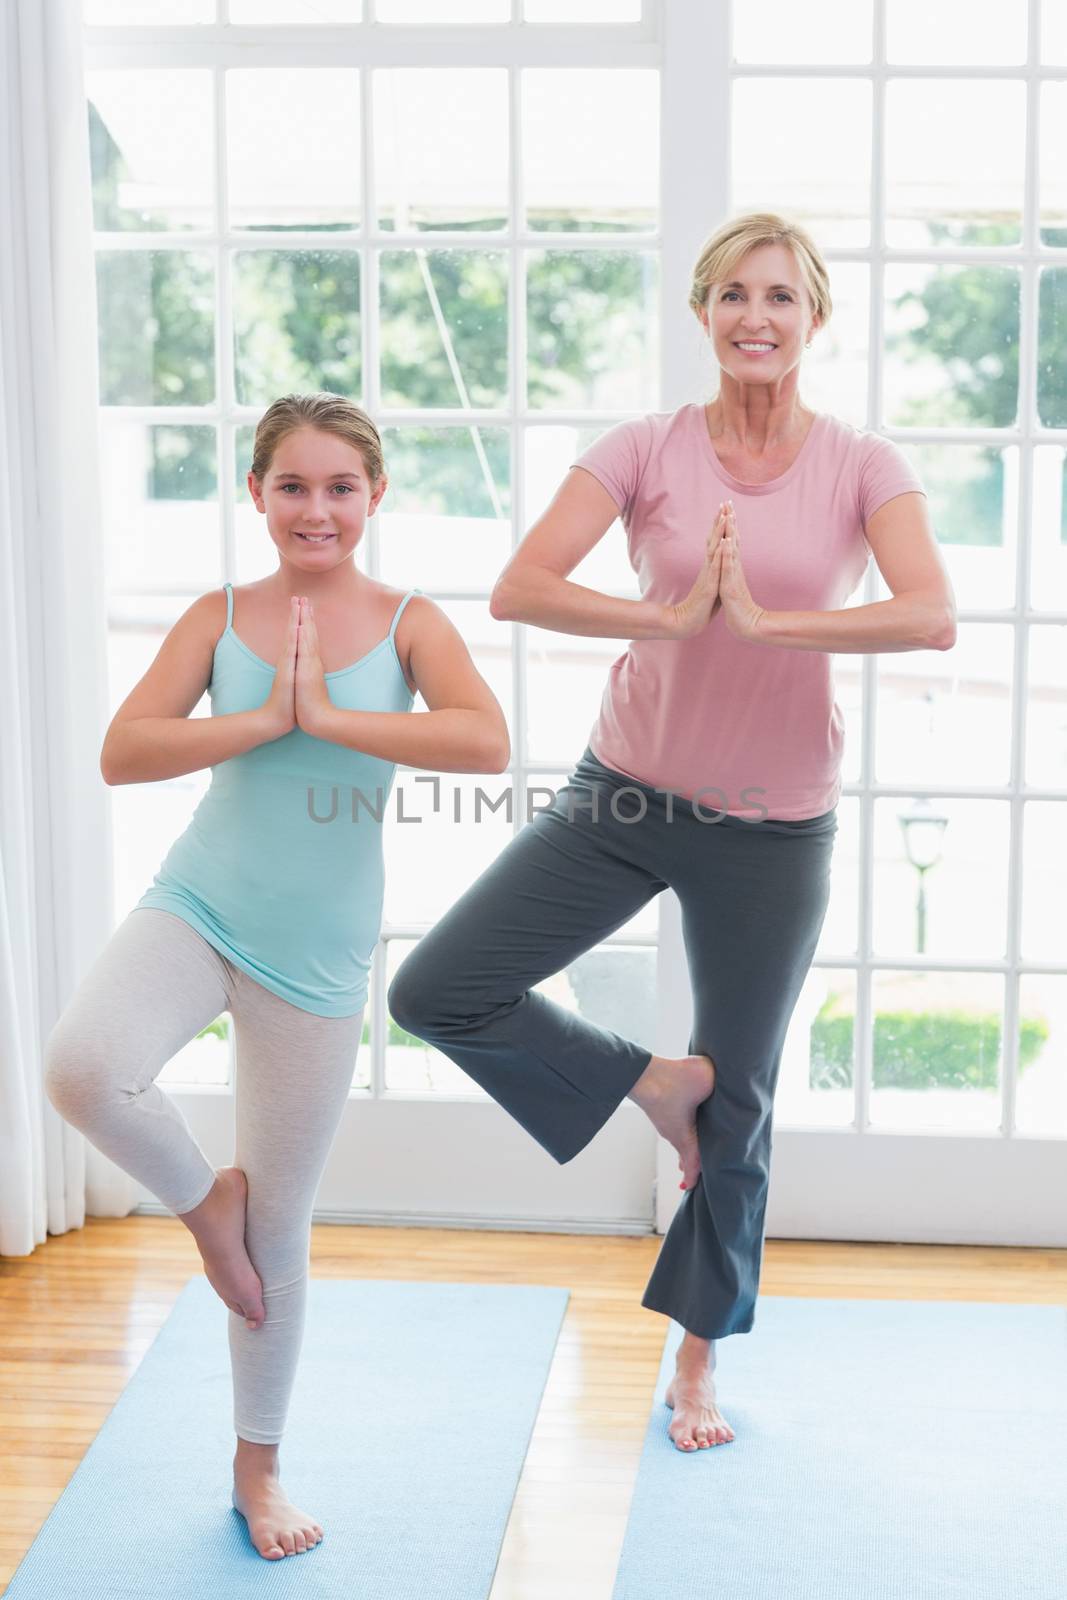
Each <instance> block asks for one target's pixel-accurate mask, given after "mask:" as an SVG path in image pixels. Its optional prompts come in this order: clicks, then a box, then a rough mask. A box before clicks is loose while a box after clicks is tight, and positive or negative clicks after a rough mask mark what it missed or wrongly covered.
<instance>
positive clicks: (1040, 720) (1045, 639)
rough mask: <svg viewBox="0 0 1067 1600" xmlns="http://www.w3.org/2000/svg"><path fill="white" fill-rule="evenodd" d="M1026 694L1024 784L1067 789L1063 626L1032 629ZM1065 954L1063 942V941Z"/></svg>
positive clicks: (1066, 648)
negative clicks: (1025, 782)
mask: <svg viewBox="0 0 1067 1600" xmlns="http://www.w3.org/2000/svg"><path fill="white" fill-rule="evenodd" d="M1029 633H1030V640H1029V646H1030V661H1029V671H1028V674H1027V692H1026V781H1027V783H1029V784H1033V785H1034V786H1035V787H1038V788H1044V789H1064V788H1067V625H1064V624H1059V625H1056V624H1050V625H1048V626H1045V627H1041V626H1039V625H1035V626H1032V627H1031V628H1030V630H1029ZM1064 950H1065V952H1067V939H1065V940H1064Z"/></svg>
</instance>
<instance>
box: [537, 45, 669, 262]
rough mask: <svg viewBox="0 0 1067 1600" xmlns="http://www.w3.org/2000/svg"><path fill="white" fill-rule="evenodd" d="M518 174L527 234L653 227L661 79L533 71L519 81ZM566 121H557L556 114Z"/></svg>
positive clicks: (645, 74) (621, 71)
mask: <svg viewBox="0 0 1067 1600" xmlns="http://www.w3.org/2000/svg"><path fill="white" fill-rule="evenodd" d="M522 97H523V98H522V126H523V136H522V139H523V142H522V149H523V172H524V176H525V196H526V216H527V221H528V225H529V226H530V227H531V228H559V229H565V230H567V231H574V232H579V231H580V232H584V233H595V232H598V231H600V230H603V229H606V228H612V229H636V228H654V227H655V225H656V213H657V206H658V203H659V74H658V73H657V72H655V71H650V70H648V69H645V68H638V69H625V68H618V69H612V68H597V67H545V68H540V67H535V68H530V69H528V70H527V71H525V72H524V73H523V75H522ZM561 106H565V107H566V116H564V117H561V116H560V107H561Z"/></svg>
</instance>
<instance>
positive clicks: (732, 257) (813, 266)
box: [689, 211, 833, 326]
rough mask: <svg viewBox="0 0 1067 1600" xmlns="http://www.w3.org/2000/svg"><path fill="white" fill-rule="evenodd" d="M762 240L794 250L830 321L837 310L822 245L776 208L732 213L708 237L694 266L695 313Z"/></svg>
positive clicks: (816, 306) (819, 310)
mask: <svg viewBox="0 0 1067 1600" xmlns="http://www.w3.org/2000/svg"><path fill="white" fill-rule="evenodd" d="M761 244H784V245H786V246H787V248H788V249H790V250H792V252H793V255H794V257H795V258H796V263H797V266H798V267H799V268H800V276H801V278H802V279H803V281H804V287H805V288H806V289H807V291H808V295H809V297H810V299H811V304H812V310H813V311H814V312H815V314H816V316H818V318H819V320H820V326H822V325H824V324H825V323H826V322H828V321H829V318H830V313H831V312H832V311H833V301H832V300H831V299H830V275H829V273H828V272H827V270H826V262H825V261H824V260H823V258H822V256H821V255H820V253H819V247H818V245H817V244H816V243H815V240H814V239H813V238H812V237H811V234H810V233H808V231H807V229H806V228H802V227H801V226H800V224H799V222H791V221H790V220H789V218H787V217H783V216H779V214H778V213H777V212H776V211H748V212H746V213H745V214H744V215H743V216H740V217H731V218H730V220H729V221H728V222H724V223H723V224H722V226H721V227H720V228H717V229H716V230H715V232H714V233H713V234H712V235H711V237H710V239H706V240H705V241H704V244H703V246H702V247H701V251H700V255H699V257H698V258H697V263H696V266H695V267H694V268H693V284H692V287H691V289H690V291H689V304H690V307H691V308H692V310H693V313H694V315H695V316H697V317H699V316H700V313H701V311H702V310H703V308H704V307H705V306H706V305H707V302H708V294H709V291H710V290H711V286H712V284H715V283H726V282H727V281H728V280H729V278H730V276H731V274H732V273H733V271H734V270H735V268H736V267H737V264H738V262H739V261H740V260H741V258H742V256H746V255H747V254H748V252H749V251H750V250H754V249H756V247H757V246H758V245H761Z"/></svg>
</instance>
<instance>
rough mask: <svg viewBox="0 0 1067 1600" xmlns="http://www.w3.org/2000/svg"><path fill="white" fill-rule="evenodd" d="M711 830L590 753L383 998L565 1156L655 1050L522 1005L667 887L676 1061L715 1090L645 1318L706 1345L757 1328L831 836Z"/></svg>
mask: <svg viewBox="0 0 1067 1600" xmlns="http://www.w3.org/2000/svg"><path fill="white" fill-rule="evenodd" d="M594 808H595V811H594ZM704 814H705V816H708V817H709V818H710V817H711V816H712V813H710V811H709V810H708V808H707V807H705V813H704ZM718 816H719V820H718V821H715V820H707V821H702V820H701V818H700V815H699V813H698V812H696V811H694V809H693V807H692V806H691V804H690V802H689V801H687V800H684V799H682V798H681V797H679V796H677V795H671V794H665V793H664V792H663V791H661V790H657V789H654V788H652V787H651V786H650V785H648V784H642V783H636V782H635V781H634V780H633V779H632V778H627V777H624V776H623V775H622V774H621V773H619V772H615V771H613V770H612V769H611V768H609V767H605V766H604V765H602V763H601V762H599V761H598V760H597V759H596V757H595V756H594V755H593V754H592V752H591V751H590V750H588V749H587V750H586V752H585V754H584V755H583V756H582V758H581V760H580V761H579V762H578V765H577V767H576V768H575V770H574V772H573V774H572V775H571V778H570V780H569V781H568V783H567V784H566V785H565V786H564V787H563V788H561V789H560V790H559V793H558V794H557V795H556V799H555V802H554V804H553V805H552V807H551V808H549V809H548V810H545V811H542V812H540V813H539V814H538V815H537V816H536V817H535V818H534V820H533V821H532V822H531V823H530V824H529V825H528V826H527V827H525V828H523V830H522V831H521V833H519V834H517V835H516V836H515V838H514V839H513V840H512V841H511V843H510V844H508V845H507V846H506V847H505V849H504V850H502V851H501V853H500V855H499V856H498V857H497V858H496V860H495V861H494V862H493V863H492V865H491V866H490V867H489V868H488V869H487V870H486V871H485V872H483V873H482V875H481V877H480V878H478V880H477V881H476V882H475V883H474V884H473V885H472V886H471V888H470V889H468V890H467V892H466V893H465V894H464V895H463V896H462V897H461V898H460V899H459V900H457V902H456V903H455V905H454V906H453V907H452V908H451V910H450V911H448V912H447V913H446V914H445V915H444V916H443V917H442V918H441V920H440V921H439V922H438V923H437V924H436V925H435V926H434V927H433V928H431V930H430V931H429V933H427V934H424V935H423V937H422V939H420V941H419V943H418V944H417V945H416V947H415V949H414V950H413V951H412V952H411V954H410V955H409V956H408V957H407V959H406V960H405V961H404V963H403V964H402V966H401V967H400V968H399V969H398V971H397V973H396V976H395V977H394V979H393V982H392V984H391V986H390V989H389V1009H390V1012H391V1013H392V1015H393V1017H394V1018H395V1019H396V1021H397V1022H399V1023H400V1025H401V1027H403V1028H407V1029H409V1030H410V1031H411V1032H412V1033H414V1034H417V1035H418V1036H419V1037H420V1038H422V1039H425V1040H426V1041H427V1042H428V1043H431V1044H434V1045H436V1046H437V1047H438V1048H439V1049H440V1050H442V1051H443V1052H444V1053H445V1055H447V1056H449V1057H450V1058H451V1059H452V1060H453V1061H455V1062H456V1063H457V1064H458V1065H459V1066H461V1067H462V1068H463V1070H464V1071H465V1072H467V1073H468V1074H469V1075H470V1076H471V1077H472V1078H473V1079H474V1080H475V1081H476V1082H477V1083H479V1084H481V1085H482V1087H483V1088H484V1089H486V1090H487V1091H488V1092H489V1094H491V1095H492V1096H493V1098H494V1099H495V1100H497V1101H499V1103H500V1104H501V1105H502V1106H503V1107H504V1109H505V1110H506V1111H508V1112H509V1113H510V1114H511V1115H512V1116H513V1117H514V1118H515V1119H516V1120H517V1121H518V1122H519V1123H521V1125H522V1126H523V1127H524V1128H525V1129H526V1130H527V1132H528V1133H530V1134H532V1135H533V1137H534V1138H535V1139H536V1140H537V1141H538V1143H540V1144H541V1145H542V1146H543V1147H544V1148H545V1149H546V1150H547V1151H548V1152H549V1154H550V1155H552V1156H554V1157H555V1159H556V1160H557V1161H559V1162H565V1161H570V1160H571V1158H572V1157H573V1156H575V1155H577V1154H578V1152H579V1151H580V1150H581V1149H583V1147H584V1146H585V1145H586V1144H588V1142H589V1140H590V1139H592V1138H593V1136H594V1134H596V1133H597V1132H598V1131H599V1129H600V1128H601V1127H603V1125H604V1123H605V1122H606V1121H607V1119H608V1117H609V1116H610V1115H611V1113H612V1112H613V1111H614V1110H615V1108H616V1106H618V1105H619V1103H620V1102H621V1101H622V1100H623V1099H624V1098H625V1096H626V1095H627V1094H629V1092H630V1090H631V1089H632V1088H633V1086H634V1084H635V1083H636V1082H637V1079H638V1078H639V1077H640V1076H641V1074H642V1073H643V1072H644V1070H645V1068H646V1067H647V1066H648V1063H649V1061H650V1060H651V1053H650V1052H649V1051H648V1050H647V1049H644V1048H643V1047H642V1046H640V1045H637V1044H634V1043H633V1042H632V1041H631V1040H628V1039H624V1038H621V1037H620V1036H619V1035H618V1034H616V1033H612V1032H611V1031H610V1030H608V1029H605V1028H600V1027H597V1026H595V1025H594V1024H593V1023H591V1022H589V1021H588V1020H586V1019H585V1018H584V1017H581V1016H575V1015H573V1014H572V1013H571V1012H568V1011H565V1010H564V1009H563V1008H562V1007H561V1006H558V1005H556V1004H554V1003H553V1002H552V1001H551V1000H548V999H546V997H545V996H544V995H541V994H537V993H534V992H531V991H532V989H533V986H534V985H535V984H537V983H539V982H541V981H542V980H543V979H544V978H546V977H548V976H549V975H550V974H551V973H554V972H559V971H560V970H561V969H562V968H563V967H565V966H567V965H568V964H569V963H570V962H572V961H574V960H576V959H577V957H578V956H580V955H581V954H582V953H583V952H584V951H586V950H588V949H590V948H591V947H592V946H593V945H595V944H596V943H598V941H599V940H601V939H603V938H605V937H606V936H607V935H608V934H610V933H613V932H614V931H615V929H617V928H620V927H621V926H622V925H623V923H625V922H627V921H628V920H629V919H630V918H631V917H632V916H633V915H634V913H635V912H636V911H638V910H640V908H641V907H642V906H643V905H645V904H646V903H647V902H648V901H649V900H650V899H651V898H652V896H653V895H656V894H659V893H660V892H661V891H662V890H663V889H665V888H667V887H668V886H669V887H670V888H672V889H674V890H675V892H676V893H677V895H678V897H679V900H680V901H681V907H682V917H683V934H684V939H685V948H686V956H687V960H688V966H689V978H690V984H691V987H692V992H693V1028H692V1033H691V1035H690V1040H689V1050H690V1052H694V1053H695V1052H700V1053H701V1054H706V1055H709V1056H710V1057H711V1059H712V1061H713V1062H714V1063H715V1068H716V1080H715V1090H714V1093H713V1094H712V1095H711V1096H710V1098H709V1099H707V1100H705V1101H704V1103H703V1105H701V1106H700V1107H699V1108H698V1111H697V1135H698V1139H699V1144H700V1162H701V1176H700V1179H699V1180H698V1183H697V1186H696V1187H695V1188H693V1189H690V1190H687V1191H686V1193H685V1195H684V1197H683V1199H682V1203H681V1205H680V1207H679V1209H678V1211H677V1212H676V1214H675V1216H674V1219H673V1221H672V1223H671V1226H670V1228H669V1230H668V1232H667V1234H666V1237H665V1238H664V1241H663V1246H662V1249H661V1250H660V1253H659V1256H658V1258H657V1261H656V1264H655V1267H654V1268H653V1271H652V1276H651V1277H650V1279H649V1282H648V1286H647V1288H646V1290H645V1293H644V1296H643V1299H642V1304H643V1305H645V1306H647V1307H649V1309H650V1310H653V1311H661V1312H663V1313H665V1314H666V1315H667V1316H670V1317H673V1318H674V1320H675V1321H676V1322H678V1323H680V1324H681V1325H682V1327H684V1328H686V1329H687V1330H688V1331H689V1332H691V1333H694V1334H696V1335H698V1336H699V1337H700V1338H704V1339H718V1338H721V1337H723V1336H724V1335H726V1334H731V1333H748V1332H749V1331H750V1330H751V1328H752V1326H753V1320H754V1313H755V1301H756V1294H757V1290H758V1284H759V1272H760V1263H761V1258H762V1249H763V1218H764V1213H765V1210H766V1202H767V1185H768V1175H769V1167H770V1156H771V1112H772V1103H773V1099H774V1090H775V1085H776V1083H777V1079H778V1068H779V1066H780V1063H781V1058H782V1048H783V1045H784V1043H785V1035H786V1032H787V1029H788V1026H789V1020H790V1018H791V1016H792V1014H793V1008H794V1006H795V1005H796V1002H797V997H798V995H799V993H800V990H801V987H802V986H803V983H804V979H805V977H806V975H807V972H808V969H809V967H810V965H811V961H812V957H813V956H814V953H815V947H816V945H817V943H818V939H819V932H820V930H821V928H822V923H823V918H824V916H825V914H826V906H827V902H828V899H829V892H830V859H831V855H832V853H833V842H834V836H835V834H836V832H837V814H836V810H833V811H827V812H825V813H823V814H822V815H821V816H817V817H810V818H805V819H804V820H802V821H797V822H781V821H772V820H767V821H763V822H746V821H744V820H743V819H741V818H739V817H733V816H724V815H722V814H721V813H719V814H718Z"/></svg>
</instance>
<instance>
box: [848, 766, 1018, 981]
mask: <svg viewBox="0 0 1067 1600" xmlns="http://www.w3.org/2000/svg"><path fill="white" fill-rule="evenodd" d="M938 818H943V819H945V821H944V826H943V827H941V826H939V824H938V821H937V819H938ZM1008 823H1009V812H1008V805H1007V802H1006V801H1001V800H958V799H941V798H938V799H934V800H931V801H929V802H928V803H927V804H925V805H923V804H918V803H917V802H916V801H915V800H912V799H899V798H895V797H894V798H890V799H884V800H876V801H875V802H874V939H873V943H874V952H875V954H876V955H878V956H889V957H893V956H913V955H923V954H927V955H932V956H937V957H939V958H942V959H945V960H956V959H958V958H960V957H967V956H972V957H973V956H979V957H981V958H982V959H988V960H996V961H999V960H1002V959H1003V957H1004V952H1005V949H1006V945H1007V918H1008ZM927 864H928V865H927ZM924 866H925V870H920V868H922V867H924ZM920 880H921V882H922V887H921V888H920Z"/></svg>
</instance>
